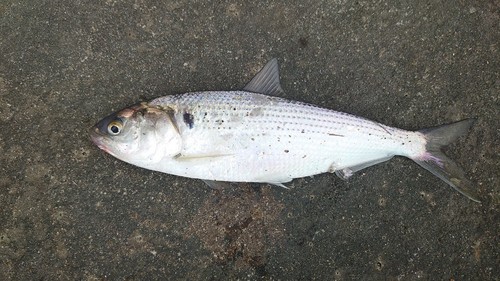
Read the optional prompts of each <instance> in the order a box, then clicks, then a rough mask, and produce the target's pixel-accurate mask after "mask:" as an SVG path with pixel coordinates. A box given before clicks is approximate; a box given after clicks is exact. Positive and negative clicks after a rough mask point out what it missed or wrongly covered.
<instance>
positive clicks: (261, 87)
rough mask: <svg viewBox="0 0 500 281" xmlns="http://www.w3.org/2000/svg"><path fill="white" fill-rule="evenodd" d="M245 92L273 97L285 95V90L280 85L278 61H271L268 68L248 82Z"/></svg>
mask: <svg viewBox="0 0 500 281" xmlns="http://www.w3.org/2000/svg"><path fill="white" fill-rule="evenodd" d="M243 90H245V91H249V92H254V93H260V94H265V95H271V96H279V95H280V94H283V89H282V88H281V85H280V71H279V67H278V60H277V59H276V58H274V59H272V60H270V61H269V62H268V63H267V64H266V66H264V67H263V68H262V69H261V70H260V71H259V73H257V74H256V75H255V76H254V77H253V78H252V80H250V82H248V84H247V85H246V86H245V88H243Z"/></svg>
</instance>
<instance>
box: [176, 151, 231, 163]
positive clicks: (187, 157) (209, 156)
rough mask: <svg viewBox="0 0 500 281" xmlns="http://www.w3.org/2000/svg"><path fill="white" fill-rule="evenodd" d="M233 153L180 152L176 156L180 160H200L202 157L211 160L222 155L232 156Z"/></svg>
mask: <svg viewBox="0 0 500 281" xmlns="http://www.w3.org/2000/svg"><path fill="white" fill-rule="evenodd" d="M232 155H233V154H201V153H200V154H183V153H179V154H177V155H176V156H174V158H175V159H176V160H178V161H194V160H200V159H205V160H210V159H216V158H220V157H228V156H232Z"/></svg>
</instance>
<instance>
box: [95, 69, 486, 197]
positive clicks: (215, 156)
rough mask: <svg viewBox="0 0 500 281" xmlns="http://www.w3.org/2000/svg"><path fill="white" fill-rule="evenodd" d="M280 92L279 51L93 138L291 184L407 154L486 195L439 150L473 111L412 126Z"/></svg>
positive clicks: (197, 174)
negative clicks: (242, 75)
mask: <svg viewBox="0 0 500 281" xmlns="http://www.w3.org/2000/svg"><path fill="white" fill-rule="evenodd" d="M282 94H283V90H282V89H281V86H280V84H279V73H278V66H277V61H276V60H272V61H270V62H269V63H268V64H267V65H266V66H265V67H264V68H263V69H262V70H261V71H260V72H259V73H258V74H257V75H256V76H255V77H254V78H253V79H252V81H250V82H249V83H248V84H247V86H246V87H245V88H244V89H243V90H241V91H206V92H193V93H185V94H180V95H170V96H165V97H160V98H157V99H154V100H152V101H150V102H144V103H141V104H137V105H134V106H132V107H129V108H126V109H123V110H121V111H119V112H117V113H114V114H112V115H110V116H108V117H106V118H104V119H103V120H101V121H100V122H99V123H97V124H96V126H95V127H94V128H93V129H92V130H91V138H92V140H93V141H94V143H95V144H97V145H98V146H99V147H100V148H101V149H103V150H105V151H106V152H108V153H110V154H111V155H113V156H115V157H117V158H118V159H120V160H123V161H125V162H128V163H131V164H134V165H136V166H139V167H143V168H146V169H150V170H155V171H159V172H164V173H168V174H173V175H178V176H183V177H190V178H197V179H202V180H206V181H211V182H213V181H227V182H258V183H271V184H275V185H281V186H283V184H284V183H287V182H290V181H291V180H293V179H295V178H300V177H305V176H311V175H316V174H321V173H326V172H335V173H337V175H339V176H341V177H342V178H348V177H350V176H351V175H352V174H353V173H355V172H357V171H359V170H361V169H364V168H366V167H369V166H372V165H374V164H377V163H380V162H384V161H387V160H389V159H390V158H392V157H393V156H404V157H408V158H410V159H413V160H414V161H416V162H417V163H418V164H419V165H421V166H422V167H424V168H426V169H427V170H429V171H431V172H432V173H434V174H435V175H437V176H438V177H440V178H441V179H443V180H444V181H445V182H447V183H448V184H450V185H451V186H452V187H454V188H455V189H457V190H458V191H460V192H461V193H462V194H464V195H466V196H467V197H469V198H471V199H472V200H474V201H478V200H477V198H476V197H475V196H473V195H472V192H471V191H470V190H468V189H470V182H468V180H467V179H466V178H465V176H464V173H463V171H462V170H461V169H460V168H459V167H458V166H457V165H456V164H455V163H454V162H453V161H452V160H451V159H449V158H447V157H446V156H445V155H444V154H443V153H442V152H441V151H440V148H441V147H442V146H444V145H447V144H449V143H450V142H452V141H454V140H455V139H456V138H457V137H459V136H460V135H463V134H465V133H466V132H467V130H468V128H469V127H470V126H471V125H472V122H473V120H471V119H469V120H463V121H460V122H456V123H453V124H450V125H445V126H441V127H437V128H433V129H428V130H421V131H406V130H402V129H398V128H394V127H389V126H386V125H383V124H381V123H377V122H375V121H371V120H368V119H365V118H361V117H357V116H354V115H350V114H347V113H343V112H337V111H334V110H330V109H326V108H321V107H317V106H314V105H311V104H306V103H302V102H297V101H291V100H287V99H284V98H280V97H276V95H282Z"/></svg>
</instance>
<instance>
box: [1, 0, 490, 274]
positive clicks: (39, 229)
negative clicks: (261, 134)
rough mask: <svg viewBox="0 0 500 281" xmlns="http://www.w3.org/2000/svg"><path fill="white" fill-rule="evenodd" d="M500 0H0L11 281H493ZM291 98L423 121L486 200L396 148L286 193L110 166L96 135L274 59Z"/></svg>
mask: <svg viewBox="0 0 500 281" xmlns="http://www.w3.org/2000/svg"><path fill="white" fill-rule="evenodd" d="M499 10H500V7H499V4H498V2H497V1H392V0H382V1H343V0H339V1H319V0H312V1H262V2H258V3H250V2H249V1H241V0H240V1H182V0H177V1H145V0H136V1H114V0H107V1H83V0H75V1H62V0H54V1H46V0H41V1H13V0H4V1H1V2H0V105H1V106H0V280H154V279H170V280H174V279H185V280H207V279H211V280H218V279H249V280H252V279H261V278H263V279H272V280H298V279H300V280H310V279H316V280H321V279H327V280H332V279H338V280H349V279H357V280H387V279H390V280H391V279H392V280H393V279H402V280H414V279H423V280H429V279H436V280H442V279H445V280H451V279H453V280H494V279H497V278H498V276H500V266H499V264H500V255H499V252H500V249H499V245H500V239H499V230H500V228H499V224H500V218H499V204H500V197H499V196H500V195H499V186H500V182H499V171H500V165H499V162H500V158H499V150H500V148H499V143H498V140H499V133H500V130H499V125H498V118H499V116H500V115H499V111H500V103H499V81H500V80H499V69H500V67H499V55H498V43H499V42H500V36H499V30H500V28H499V22H500V21H499V15H500V12H499ZM272 57H277V58H278V60H279V61H280V63H281V72H282V84H283V88H284V89H285V91H286V95H287V96H286V97H288V98H291V99H295V100H300V101H305V102H310V103H313V104H317V105H320V106H324V107H328V108H333V109H337V110H341V111H346V112H349V113H353V114H357V115H361V116H364V117H367V118H370V119H373V120H376V121H379V122H383V123H385V124H388V125H391V126H397V127H401V128H406V129H420V128H422V127H428V126H434V125H438V124H442V123H447V122H450V121H456V120H460V119H463V118H468V117H473V116H475V117H477V118H478V122H477V124H476V125H475V126H474V128H473V129H472V130H471V132H470V135H469V136H468V137H467V138H462V139H460V140H459V141H458V143H457V144H456V145H453V146H452V147H450V149H448V154H449V155H451V156H452V158H454V159H456V160H457V162H459V163H460V164H461V165H462V166H463V167H464V169H465V170H466V171H467V174H468V175H469V177H470V178H471V179H472V180H473V181H474V182H475V183H476V184H477V190H478V193H479V194H480V195H481V197H482V198H483V201H484V202H483V203H482V204H476V203H473V202H472V201H469V200H467V199H466V198H465V197H463V196H461V195H459V194H458V193H456V192H454V191H453V190H452V189H451V188H449V187H448V186H447V185H446V184H444V183H443V182H441V181H440V180H439V179H437V178H436V177H434V176H432V175H431V174H430V173H428V172H426V171H424V170H423V169H421V168H420V167H419V166H418V165H416V164H414V163H412V162H411V161H410V160H407V159H402V158H397V159H393V160H391V161H390V162H387V163H384V164H381V165H378V166H375V167H372V168H369V169H367V170H365V171H363V172H360V173H359V174H357V175H355V176H353V177H352V179H350V180H349V181H347V182H344V181H342V180H340V179H338V178H337V177H335V176H334V175H330V174H325V175H320V176H315V177H314V178H304V179H298V180H295V181H293V183H292V184H290V187H291V189H290V190H283V189H280V188H276V187H269V186H265V185H263V186H259V185H241V186H239V187H237V188H234V189H229V190H210V189H209V188H207V187H206V186H205V185H204V184H203V183H202V182H201V181H198V180H191V179H186V178H179V177H175V176H170V175H166V174H160V173H156V172H151V171H147V170H143V169H139V168H136V167H134V166H131V165H128V164H126V163H122V162H120V161H118V160H115V159H114V158H112V157H111V156H109V155H106V154H104V153H102V152H101V151H99V150H98V149H97V148H96V147H94V146H93V145H92V144H91V143H90V141H89V139H88V135H87V129H88V128H89V127H90V126H91V125H93V124H94V123H95V122H96V121H98V120H99V119H100V118H102V117H103V116H105V115H107V114H109V113H111V112H113V111H114V110H117V109H119V108H122V107H125V106H127V105H130V104H133V103H136V102H138V101H140V100H148V99H152V98H154V97H157V96H161V95H165V94H174V93H182V92H186V91H193V90H221V89H238V88H241V87H242V86H243V85H245V83H246V82H247V81H248V80H249V79H250V78H251V77H252V76H253V74H255V72H256V71H257V70H258V69H259V68H260V67H261V66H263V65H264V64H265V63H266V62H267V61H268V60H269V59H270V58H272Z"/></svg>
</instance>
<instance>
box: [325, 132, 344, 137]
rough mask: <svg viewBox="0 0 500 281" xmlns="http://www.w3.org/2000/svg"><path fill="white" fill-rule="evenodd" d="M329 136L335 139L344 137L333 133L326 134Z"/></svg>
mask: <svg viewBox="0 0 500 281" xmlns="http://www.w3.org/2000/svg"><path fill="white" fill-rule="evenodd" d="M328 135H329V136H335V137H343V136H344V135H338V134H334V133H328Z"/></svg>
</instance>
